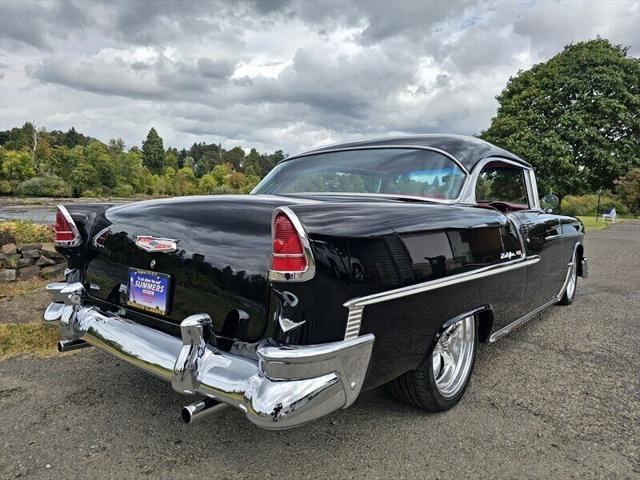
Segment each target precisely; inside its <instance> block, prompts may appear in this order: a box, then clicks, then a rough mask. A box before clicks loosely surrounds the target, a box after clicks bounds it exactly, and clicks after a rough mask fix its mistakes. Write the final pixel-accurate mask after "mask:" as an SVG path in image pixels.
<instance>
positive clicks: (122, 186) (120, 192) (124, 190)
mask: <svg viewBox="0 0 640 480" xmlns="http://www.w3.org/2000/svg"><path fill="white" fill-rule="evenodd" d="M112 193H113V195H114V196H116V197H133V194H134V191H133V187H132V186H131V185H129V184H128V183H119V184H118V185H116V186H115V187H114V189H113V191H112Z"/></svg>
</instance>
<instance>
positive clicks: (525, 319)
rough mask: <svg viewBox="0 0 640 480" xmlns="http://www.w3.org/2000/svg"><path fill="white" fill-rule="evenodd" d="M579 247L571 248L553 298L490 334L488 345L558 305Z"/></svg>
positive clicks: (577, 243) (574, 266)
mask: <svg viewBox="0 0 640 480" xmlns="http://www.w3.org/2000/svg"><path fill="white" fill-rule="evenodd" d="M579 245H581V244H580V242H576V244H575V245H574V247H573V256H572V257H571V259H572V260H571V261H570V262H569V263H568V264H567V266H568V267H569V268H568V270H567V276H566V278H565V279H564V283H563V284H562V288H561V289H560V292H559V293H558V294H557V295H556V296H555V297H553V298H552V299H551V300H549V301H548V302H547V303H545V304H544V305H541V306H539V307H538V308H536V309H535V310H532V311H530V312H529V313H527V314H525V315H523V316H522V317H520V318H519V319H517V320H515V321H513V322H511V323H510V324H508V325H506V326H504V327H502V328H501V329H500V330H498V331H497V332H494V333H492V334H491V336H490V337H489V343H494V342H495V341H497V340H499V339H500V338H502V337H504V336H505V335H507V334H508V333H511V332H512V331H514V330H515V329H516V328H518V327H520V326H522V325H524V324H525V323H527V322H528V321H529V320H531V319H532V318H534V317H535V316H536V315H538V314H539V313H541V312H542V311H543V310H546V309H547V308H549V307H551V306H553V305H555V304H556V303H558V302H559V301H560V300H561V299H562V296H563V295H564V291H565V290H566V289H567V285H568V284H569V279H570V278H571V273H572V271H573V269H574V268H576V263H575V262H574V261H573V258H575V254H576V250H577V249H578V246H579Z"/></svg>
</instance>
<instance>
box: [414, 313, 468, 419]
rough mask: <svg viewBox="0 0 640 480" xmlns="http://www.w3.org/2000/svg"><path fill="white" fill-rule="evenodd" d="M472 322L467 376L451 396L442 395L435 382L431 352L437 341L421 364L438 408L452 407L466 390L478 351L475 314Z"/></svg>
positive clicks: (446, 408)
mask: <svg viewBox="0 0 640 480" xmlns="http://www.w3.org/2000/svg"><path fill="white" fill-rule="evenodd" d="M473 322H474V329H473V330H474V335H473V354H472V356H471V366H470V367H469V372H468V374H467V378H466V379H465V381H464V385H463V386H462V388H461V389H460V391H459V392H458V393H456V394H455V395H454V396H453V397H444V396H443V395H442V394H441V393H440V390H439V389H438V385H437V384H436V379H435V377H434V374H433V354H432V353H433V349H434V348H435V346H436V343H437V342H434V344H433V347H432V349H431V352H430V353H429V356H428V357H427V360H426V361H425V362H424V364H423V366H422V370H423V373H424V375H425V377H426V380H427V382H428V383H429V386H430V387H431V388H430V389H431V392H432V395H433V400H434V401H435V403H436V404H437V405H438V406H439V407H440V408H439V409H440V410H448V409H450V408H451V407H453V406H454V405H455V404H456V403H458V402H459V401H460V399H461V398H462V396H463V395H464V393H465V391H466V390H467V387H468V386H469V381H470V379H471V375H472V373H473V369H474V367H475V363H476V357H477V353H478V317H477V316H474V318H473Z"/></svg>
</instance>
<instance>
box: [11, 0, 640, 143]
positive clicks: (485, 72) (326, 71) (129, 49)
mask: <svg viewBox="0 0 640 480" xmlns="http://www.w3.org/2000/svg"><path fill="white" fill-rule="evenodd" d="M0 13H1V14H0V128H2V129H5V128H11V127H14V126H16V125H20V124H22V123H24V122H25V121H31V120H36V121H37V122H38V123H39V124H40V125H44V126H46V127H48V128H52V129H53V128H55V129H68V128H69V127H71V126H75V127H76V129H77V130H79V131H81V132H83V133H87V134H89V135H92V136H94V137H97V138H100V139H102V140H105V141H106V140H108V139H109V138H111V137H122V138H123V139H124V140H125V141H126V143H127V144H128V145H129V146H131V145H135V144H140V142H141V141H142V139H143V138H144V137H145V135H146V132H147V131H148V129H149V128H150V127H151V126H155V127H156V128H157V130H158V131H159V132H160V134H161V135H162V136H163V138H164V140H165V145H172V146H178V147H182V146H189V145H190V144H191V143H193V142H196V141H198V142H199V141H206V142H216V143H218V142H221V143H223V144H224V145H225V146H228V147H230V146H234V145H237V144H242V145H243V146H245V147H256V148H259V149H262V150H275V149H278V148H282V149H284V150H285V151H288V152H290V153H293V152H295V151H298V150H299V149H302V148H308V147H312V146H314V145H317V144H325V143H332V142H336V141H342V140H348V139H355V138H361V137H370V136H375V135H386V134H392V133H393V134H399V133H418V132H436V131H442V132H454V133H466V134H474V133H477V132H479V131H481V130H482V129H483V128H486V127H487V126H488V124H489V120H490V118H491V116H492V115H493V114H494V113H495V108H496V102H495V96H496V95H497V94H498V93H500V91H501V90H502V88H504V86H505V84H506V82H507V80H508V78H509V77H510V76H512V75H514V74H515V73H517V71H518V70H519V69H525V68H529V67H530V66H532V65H533V64H534V63H537V62H540V61H544V60H546V59H548V58H549V57H551V56H553V55H554V54H555V53H557V52H559V51H560V50H561V49H562V48H563V46H564V45H565V44H567V43H569V42H576V41H581V40H586V39H590V38H595V37H596V36H597V35H600V36H602V37H605V38H609V39H610V40H611V41H612V42H613V43H616V44H618V43H621V44H624V45H628V46H630V47H631V49H630V54H631V55H634V56H638V54H639V53H640V50H639V48H640V2H639V1H638V0H629V1H624V0H621V1H616V2H591V1H588V0H584V1H566V2H561V1H524V2H519V3H515V2H509V3H506V2H497V1H496V2H492V3H488V2H399V1H397V2H393V3H391V2H370V1H363V0H361V1H355V0H354V1H351V2H338V3H336V2H307V1H304V0H297V1H282V2H263V1H245V2H214V3H211V2H200V1H195V2H176V3H174V2H146V1H127V2H102V1H101V2H88V1H80V0H76V1H75V2H73V1H69V2H65V3H60V2H26V1H23V2H4V3H3V4H2V12H0Z"/></svg>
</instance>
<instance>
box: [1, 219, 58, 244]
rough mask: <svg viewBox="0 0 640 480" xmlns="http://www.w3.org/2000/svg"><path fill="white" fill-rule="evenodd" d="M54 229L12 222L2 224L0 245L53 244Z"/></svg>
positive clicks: (22, 221)
mask: <svg viewBox="0 0 640 480" xmlns="http://www.w3.org/2000/svg"><path fill="white" fill-rule="evenodd" d="M53 238H54V231H53V228H52V227H50V226H47V225H40V224H38V223H33V222H27V221H25V220H11V221H8V222H2V223H0V245H4V244H5V243H18V244H23V243H45V242H52V241H53Z"/></svg>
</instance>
